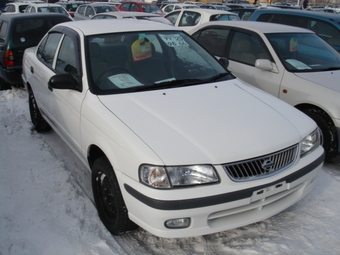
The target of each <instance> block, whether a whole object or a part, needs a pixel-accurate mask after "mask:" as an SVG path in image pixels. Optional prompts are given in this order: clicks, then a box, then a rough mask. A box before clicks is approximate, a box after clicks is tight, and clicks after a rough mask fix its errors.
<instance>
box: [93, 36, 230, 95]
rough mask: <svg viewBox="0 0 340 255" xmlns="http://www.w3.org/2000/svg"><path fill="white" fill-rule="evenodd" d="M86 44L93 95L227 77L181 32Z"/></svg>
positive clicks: (103, 39)
mask: <svg viewBox="0 0 340 255" xmlns="http://www.w3.org/2000/svg"><path fill="white" fill-rule="evenodd" d="M87 40H88V48H89V54H88V55H87V58H89V59H88V62H89V63H90V70H91V71H90V72H89V75H91V77H90V80H91V81H90V83H91V85H90V86H91V91H93V92H94V93H99V94H110V93H126V92H132V91H136V90H137V89H138V90H140V89H143V90H150V89H151V90H152V89H154V87H156V88H159V87H160V85H159V84H163V83H166V84H168V83H169V82H170V83H172V82H174V83H175V84H182V83H183V82H185V81H188V80H190V79H195V81H196V82H197V79H199V80H202V82H203V81H205V80H206V79H211V78H213V77H215V76H216V75H217V74H219V73H226V70H225V69H224V68H223V67H222V66H221V65H220V64H219V63H218V62H217V61H216V59H215V58H214V57H213V56H211V55H210V54H208V53H207V52H206V51H204V50H203V49H202V47H201V46H199V45H198V44H196V43H193V40H192V38H191V37H190V36H188V35H187V34H185V33H184V32H177V31H176V32H166V31H164V32H162V33H159V32H144V33H143V34H138V33H131V32H129V33H119V34H106V35H95V36H89V37H88V39H87ZM160 66H163V67H164V68H159V67H160ZM154 70H157V72H155V71H154ZM167 86H168V85H167Z"/></svg>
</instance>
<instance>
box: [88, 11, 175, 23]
mask: <svg viewBox="0 0 340 255" xmlns="http://www.w3.org/2000/svg"><path fill="white" fill-rule="evenodd" d="M91 19H138V20H149V21H155V22H160V23H164V24H167V25H171V26H172V24H171V22H170V21H169V20H168V19H166V18H164V17H162V16H160V15H158V14H155V13H146V12H103V13H99V14H96V15H94V16H93V17H92V18H91Z"/></svg>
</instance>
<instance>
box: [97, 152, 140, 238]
mask: <svg viewBox="0 0 340 255" xmlns="http://www.w3.org/2000/svg"><path fill="white" fill-rule="evenodd" d="M92 191H93V197H94V201H95V203H96V207H97V211H98V214H99V218H100V219H101V221H102V222H103V224H104V226H105V227H106V228H107V229H108V230H109V231H110V232H111V234H113V235H122V234H124V233H125V232H126V231H129V230H133V229H136V228H137V227H138V226H137V225H136V224H135V223H133V222H132V221H131V220H130V219H129V216H128V210H127V208H126V205H125V203H124V199H123V197H122V193H121V191H120V188H119V184H118V181H117V178H116V175H115V173H114V170H113V168H112V166H111V164H110V162H109V161H108V159H107V158H106V157H101V158H98V159H96V160H95V162H94V163H93V167H92Z"/></svg>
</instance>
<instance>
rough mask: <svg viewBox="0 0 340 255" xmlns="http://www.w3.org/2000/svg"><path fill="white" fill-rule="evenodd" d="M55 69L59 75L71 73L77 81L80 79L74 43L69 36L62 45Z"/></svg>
mask: <svg viewBox="0 0 340 255" xmlns="http://www.w3.org/2000/svg"><path fill="white" fill-rule="evenodd" d="M55 69H56V72H57V73H69V74H71V75H72V76H73V78H74V79H75V80H77V81H78V79H79V75H78V68H77V62H76V51H75V47H74V43H73V41H72V39H71V38H70V37H69V36H67V35H66V36H65V37H64V40H63V42H62V44H61V47H60V51H59V54H58V58H57V63H56V67H55Z"/></svg>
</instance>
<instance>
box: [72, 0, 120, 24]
mask: <svg viewBox="0 0 340 255" xmlns="http://www.w3.org/2000/svg"><path fill="white" fill-rule="evenodd" d="M115 11H116V12H118V11H119V10H118V9H117V8H116V7H115V6H114V5H111V4H110V3H95V2H94V3H91V4H82V5H80V6H78V8H77V10H76V11H75V12H74V20H87V19H91V18H92V17H93V16H94V15H96V14H98V13H105V12H115Z"/></svg>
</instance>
